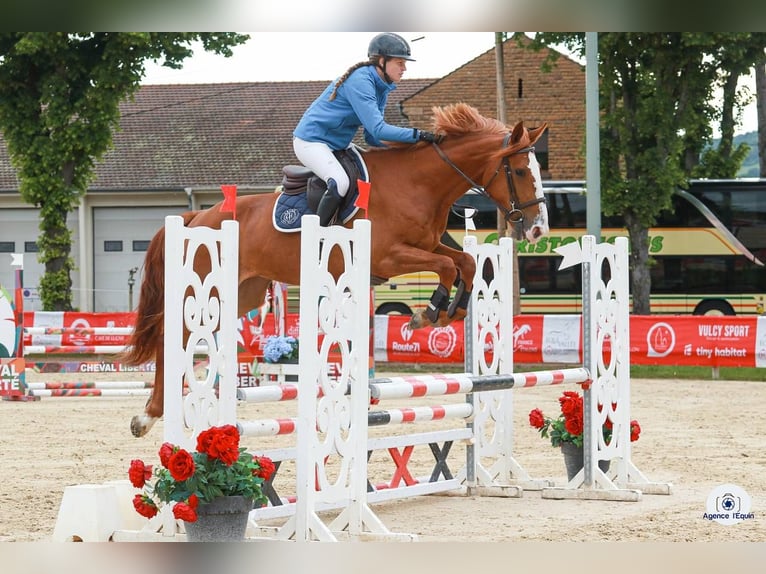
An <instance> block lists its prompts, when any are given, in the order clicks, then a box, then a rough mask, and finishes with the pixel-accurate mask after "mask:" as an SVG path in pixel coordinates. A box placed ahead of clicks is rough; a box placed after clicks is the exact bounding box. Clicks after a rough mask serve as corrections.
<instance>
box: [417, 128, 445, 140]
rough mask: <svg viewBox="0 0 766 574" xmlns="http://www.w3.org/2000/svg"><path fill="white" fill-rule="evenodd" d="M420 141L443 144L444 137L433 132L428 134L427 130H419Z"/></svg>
mask: <svg viewBox="0 0 766 574" xmlns="http://www.w3.org/2000/svg"><path fill="white" fill-rule="evenodd" d="M417 135H418V141H421V142H428V143H441V141H442V139H443V138H444V136H441V135H439V134H435V133H433V132H427V131H425V130H418V134H417Z"/></svg>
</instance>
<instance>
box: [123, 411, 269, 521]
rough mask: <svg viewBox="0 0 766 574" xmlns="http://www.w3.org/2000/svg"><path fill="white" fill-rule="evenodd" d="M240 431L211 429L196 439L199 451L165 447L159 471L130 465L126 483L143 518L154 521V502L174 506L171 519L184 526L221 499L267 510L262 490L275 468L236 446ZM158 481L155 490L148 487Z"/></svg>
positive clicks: (140, 463) (229, 427)
mask: <svg viewBox="0 0 766 574" xmlns="http://www.w3.org/2000/svg"><path fill="white" fill-rule="evenodd" d="M239 438H240V437H239V431H238V430H237V427H235V426H233V425H224V426H220V427H211V428H209V429H207V430H205V431H202V432H201V433H200V434H199V436H198V437H197V450H196V452H193V453H190V452H189V451H187V450H185V449H183V448H180V447H178V446H176V445H173V444H171V443H169V442H166V443H164V444H163V445H162V446H161V447H160V450H159V457H160V464H161V465H162V467H161V468H158V469H154V470H153V469H152V465H147V464H144V462H143V461H142V460H132V461H130V468H129V469H128V478H129V479H130V482H131V484H132V485H133V486H135V487H136V488H143V489H144V492H143V493H142V494H136V496H135V497H134V498H133V507H134V508H135V509H136V512H138V513H139V514H140V515H141V516H145V517H146V518H152V517H153V516H155V515H156V514H157V512H158V511H159V505H158V504H157V502H156V501H155V498H156V499H157V500H159V501H160V502H164V503H166V504H169V503H175V505H174V506H173V516H175V517H176V518H177V519H179V520H185V521H186V522H195V521H196V520H197V507H198V505H199V504H205V503H208V502H211V501H213V500H214V499H216V498H218V497H220V496H244V497H247V498H250V499H252V501H253V504H266V502H267V500H266V497H265V496H264V494H263V490H262V485H263V483H264V482H265V481H267V480H269V479H270V478H271V475H272V474H273V473H274V463H273V462H272V461H271V459H269V458H268V457H265V456H260V457H259V456H252V455H250V454H248V453H247V450H246V449H245V448H244V447H240V446H239ZM152 476H154V477H156V481H155V482H154V484H151V483H150V482H149V481H150V480H151V478H152Z"/></svg>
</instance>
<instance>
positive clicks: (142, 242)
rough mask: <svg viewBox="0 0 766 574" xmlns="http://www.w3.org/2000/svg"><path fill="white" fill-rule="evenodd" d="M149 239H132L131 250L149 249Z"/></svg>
mask: <svg viewBox="0 0 766 574" xmlns="http://www.w3.org/2000/svg"><path fill="white" fill-rule="evenodd" d="M149 241H150V240H149V239H136V240H135V241H133V251H146V250H147V249H149Z"/></svg>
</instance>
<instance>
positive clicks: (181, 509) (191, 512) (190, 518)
mask: <svg viewBox="0 0 766 574" xmlns="http://www.w3.org/2000/svg"><path fill="white" fill-rule="evenodd" d="M173 516H174V517H175V518H177V519H178V520H185V521H186V522H196V521H197V511H196V510H195V509H193V508H192V507H191V506H189V505H188V504H187V503H185V502H176V505H175V506H174V507H173Z"/></svg>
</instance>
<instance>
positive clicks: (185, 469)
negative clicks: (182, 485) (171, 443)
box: [168, 448, 194, 482]
mask: <svg viewBox="0 0 766 574" xmlns="http://www.w3.org/2000/svg"><path fill="white" fill-rule="evenodd" d="M168 470H169V471H170V476H172V477H173V478H174V479H175V480H177V481H179V482H180V481H183V480H186V479H187V478H189V477H190V476H192V475H193V474H194V459H193V458H192V456H191V455H190V454H189V453H188V451H186V450H185V449H182V448H180V449H178V450H177V451H175V452H174V453H173V454H172V455H170V459H169V460H168Z"/></svg>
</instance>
